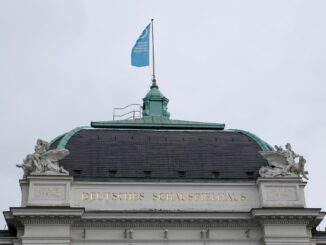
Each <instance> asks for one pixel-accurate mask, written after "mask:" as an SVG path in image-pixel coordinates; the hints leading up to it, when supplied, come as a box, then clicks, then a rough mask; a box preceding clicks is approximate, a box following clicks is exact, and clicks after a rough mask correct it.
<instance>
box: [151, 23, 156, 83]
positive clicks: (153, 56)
mask: <svg viewBox="0 0 326 245" xmlns="http://www.w3.org/2000/svg"><path fill="white" fill-rule="evenodd" d="M153 24H154V19H151V26H152V60H153V82H155V55H154V25H153Z"/></svg>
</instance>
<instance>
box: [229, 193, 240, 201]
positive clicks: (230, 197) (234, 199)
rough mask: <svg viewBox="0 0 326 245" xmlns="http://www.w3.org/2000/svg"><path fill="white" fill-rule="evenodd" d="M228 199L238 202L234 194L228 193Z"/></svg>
mask: <svg viewBox="0 0 326 245" xmlns="http://www.w3.org/2000/svg"><path fill="white" fill-rule="evenodd" d="M228 197H229V199H230V200H231V201H238V200H237V196H236V195H235V194H234V193H228Z"/></svg>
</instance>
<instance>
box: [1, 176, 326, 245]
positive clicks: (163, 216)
mask: <svg viewBox="0 0 326 245" xmlns="http://www.w3.org/2000/svg"><path fill="white" fill-rule="evenodd" d="M20 184H21V189H22V204H21V207H16V208H11V209H10V211H7V212H4V215H5V218H6V221H7V223H8V226H9V230H12V231H14V233H15V235H14V236H11V237H10V236H2V237H0V244H15V245H19V244H30V245H34V244H53V245H59V244H72V245H77V244H78V245H79V244H83V245H90V244H99V245H102V244H103V245H104V244H144V243H145V244H179V245H182V244H193V245H197V244H230V245H231V244H232V245H240V244H251V245H260V244H265V245H290V244H293V245H294V244H302V245H303V244H304V245H312V244H325V243H323V242H325V239H324V240H323V237H322V236H316V235H314V234H313V232H314V228H315V227H316V226H317V225H318V224H319V223H320V222H321V220H322V219H323V217H324V214H323V213H322V212H320V209H315V208H313V209H312V208H307V207H306V206H305V198H304V187H305V182H303V181H302V180H301V179H299V178H259V179H258V180H257V181H237V182H230V181H225V182H223V181H218V182H200V181H198V182H196V183H193V182H192V183H185V182H183V183H181V182H179V183H177V182H161V183H157V182H139V181H137V182H98V181H94V180H93V181H78V180H74V179H73V177H68V176H29V177H27V179H25V180H21V181H20ZM0 235H1V234H0Z"/></svg>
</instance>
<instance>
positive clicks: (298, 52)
mask: <svg viewBox="0 0 326 245" xmlns="http://www.w3.org/2000/svg"><path fill="white" fill-rule="evenodd" d="M325 13H326V1H322V0H320V1H317V0H316V1H311V0H307V1H301V0H293V1H286V0H279V1H277V0H273V1H261V0H257V1H251V0H247V1H243V0H239V1H230V0H225V1H213V0H212V1H203V0H200V1H189V0H188V1H175V0H174V1H166V0H164V1H163V0H162V1H135V0H130V1H121V0H119V1H105V0H88V1H82V0H78V1H77V0H76V1H67V0H52V1H50V0H47V1H44V0H38V1H32V0H28V1H26V0H22V1H16V0H0V85H1V86H0V115H1V120H0V130H1V134H0V136H1V141H0V144H1V145H0V153H1V171H0V184H1V185H0V198H1V200H0V210H1V211H5V210H8V209H9V207H14V206H19V205H20V197H21V193H20V188H19V182H18V180H19V178H20V177H21V176H22V170H21V169H17V168H16V167H15V165H16V164H19V163H21V162H22V160H23V159H24V157H25V156H26V154H29V153H32V152H33V148H34V145H35V142H36V140H37V139H38V138H42V139H45V140H48V141H50V140H51V139H53V138H54V137H56V136H58V135H60V134H62V133H64V132H66V131H69V130H71V129H73V128H74V127H77V126H87V125H89V124H90V121H92V120H93V121H94V120H111V119H112V108H114V107H118V106H124V105H127V104H130V103H141V99H142V98H143V97H144V95H145V94H146V92H147V90H148V88H149V84H150V70H149V68H147V67H146V68H135V67H131V66H130V51H131V48H132V46H133V45H134V43H135V41H136V39H137V38H138V36H139V35H140V33H141V32H142V30H143V29H144V28H145V26H146V25H147V24H148V23H149V22H150V19H151V18H154V19H155V26H154V28H155V45H156V46H155V48H156V65H157V67H156V68H157V69H156V70H157V81H158V85H159V86H160V89H161V91H162V92H163V93H164V95H165V96H166V97H168V98H169V99H170V102H169V111H170V113H171V118H173V119H181V120H194V121H207V122H222V123H226V128H239V129H244V130H248V131H251V132H253V133H255V134H257V135H258V136H260V137H261V138H262V139H264V140H265V141H267V142H269V143H270V144H271V145H274V144H279V145H284V144H285V143H286V142H291V143H292V146H293V148H294V150H295V151H296V152H297V153H299V154H301V155H303V156H305V158H306V159H307V165H306V168H307V170H308V171H309V176H310V180H309V181H308V185H307V187H306V189H305V193H306V203H307V206H308V207H313V208H323V210H326V194H325V190H324V189H325V187H326V178H325V173H326V162H325V157H324V154H325V149H326V140H325V138H326V109H325V108H326V98H325V94H326V47H325V45H326V14H325ZM244 164H245V163H244ZM323 224H325V222H324V223H323ZM4 225H5V222H4V219H3V218H2V217H1V218H0V229H2V228H3V227H4ZM324 226H325V225H322V226H321V227H324Z"/></svg>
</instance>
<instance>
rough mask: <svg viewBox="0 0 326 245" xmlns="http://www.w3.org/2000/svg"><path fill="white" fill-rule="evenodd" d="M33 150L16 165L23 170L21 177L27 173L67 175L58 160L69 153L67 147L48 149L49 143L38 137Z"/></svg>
mask: <svg viewBox="0 0 326 245" xmlns="http://www.w3.org/2000/svg"><path fill="white" fill-rule="evenodd" d="M34 149H35V152H34V153H33V154H29V155H27V156H26V157H25V159H24V160H23V164H18V165H16V166H17V167H18V168H22V169H23V170H24V175H23V178H26V177H27V176H29V175H69V172H68V171H67V170H65V169H64V168H63V167H60V166H59V164H58V161H59V160H61V159H63V158H65V157H66V156H68V155H69V151H68V150H67V149H53V150H50V144H49V143H48V142H46V141H44V140H41V139H38V140H37V142H36V146H35V148H34Z"/></svg>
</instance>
